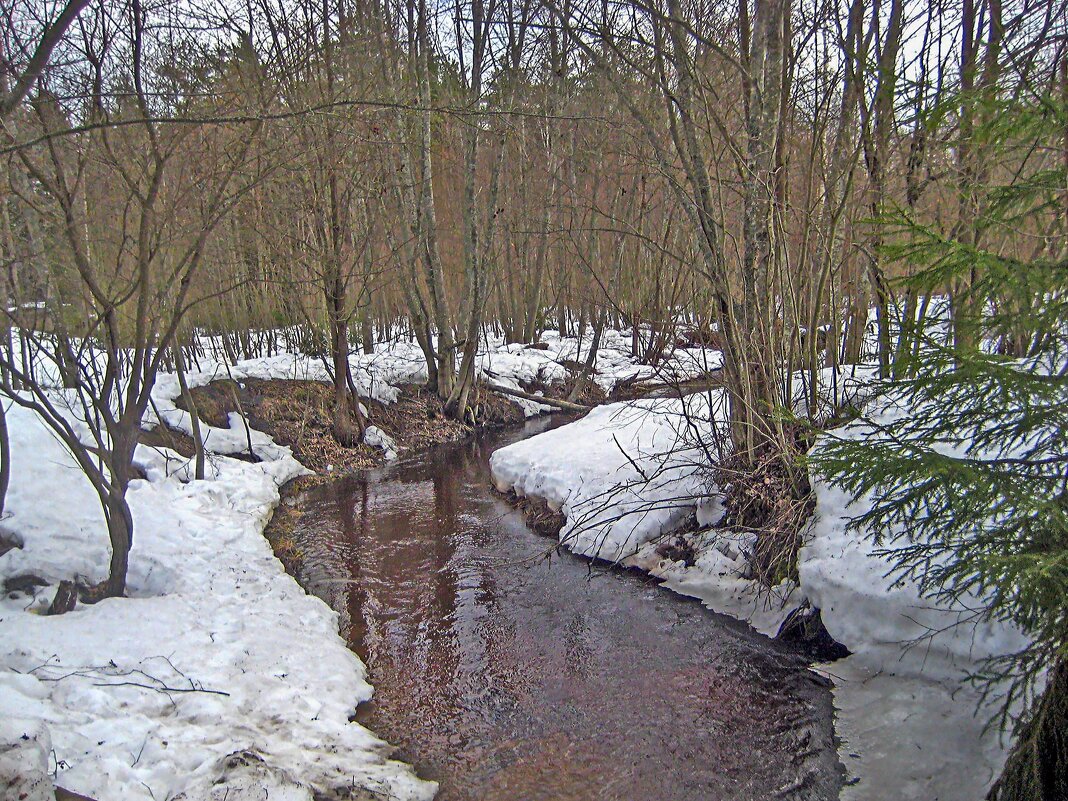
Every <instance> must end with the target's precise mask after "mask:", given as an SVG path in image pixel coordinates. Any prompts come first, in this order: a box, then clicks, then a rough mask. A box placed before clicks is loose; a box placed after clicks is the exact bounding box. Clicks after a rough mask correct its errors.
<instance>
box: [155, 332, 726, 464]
mask: <svg viewBox="0 0 1068 801" xmlns="http://www.w3.org/2000/svg"><path fill="white" fill-rule="evenodd" d="M630 337H631V335H630V331H629V330H625V331H616V330H614V329H606V330H605V331H604V332H603V335H602V337H601V345H600V347H599V348H598V351H597V360H596V365H595V372H594V373H593V376H592V377H593V380H594V382H595V383H596V384H597V385H598V386H600V387H601V389H603V390H604V391H605V392H606V393H609V392H611V391H612V390H613V389H614V388H615V386H616V385H617V384H618V383H619V382H620V381H629V380H657V381H665V382H671V381H683V380H686V379H689V378H694V377H697V376H701V375H704V374H705V373H708V372H710V371H714V370H716V369H718V368H719V367H720V365H721V363H722V354H720V352H719V351H716V350H710V349H703V348H678V349H673V350H671V351H670V352H669V353H668V354H667V355H666V356H665V357H664V359H662V361H661V363H660V365H659V366H657V367H653V366H651V365H643V364H638V363H637V361H636V360H635V359H634V358H633V357H632V356H631V354H630V346H631V338H630ZM592 342H593V337H592V334H586V335H584V336H583V338H582V339H581V340H579V339H578V338H576V337H561V336H560V335H559V333H557V332H556V331H546V332H545V333H544V334H542V337H541V341H540V343H539V347H530V346H528V345H524V344H520V343H510V344H509V343H505V342H504V341H503V339H501V338H499V337H492V338H490V339H489V340H488V341H484V342H483V343H482V344H481V346H480V350H479V353H478V357H477V362H476V364H477V369H478V372H479V375H481V376H482V377H483V378H486V379H488V380H490V381H492V382H494V383H496V384H500V385H502V386H505V387H508V388H509V389H521V388H522V385H523V384H527V385H530V384H534V383H545V384H550V383H553V382H559V381H564V380H566V379H567V377H568V375H569V372H568V368H567V367H565V364H564V363H569V364H572V365H573V364H574V363H575V362H579V361H583V360H585V358H586V355H587V354H588V352H589V348H590V347H591V346H592ZM200 361H201V368H202V369H199V370H195V371H190V374H189V376H188V380H189V382H190V385H191V386H200V385H201V384H206V383H208V382H210V381H214V380H218V379H223V378H230V377H232V378H234V379H235V380H237V381H242V380H244V379H247V378H259V379H289V380H305V381H329V380H330V374H329V373H328V371H327V369H326V365H325V364H324V362H323V361H322V360H321V359H317V358H314V357H311V356H308V355H306V354H301V353H281V354H278V355H275V356H270V357H266V358H258V359H246V360H242V361H238V362H237V363H236V364H233V365H229V367H228V366H227V365H225V364H223V363H219V362H215V361H214V360H212V359H209V358H203V359H201V360H200ZM349 367H350V369H351V371H352V377H353V382H354V383H355V385H356V388H357V390H358V391H359V393H360V395H361V396H363V397H367V398H374V399H375V400H377V401H380V402H382V403H393V402H394V401H396V400H397V398H398V397H400V392H401V390H400V387H401V386H402V385H405V384H421V383H425V382H426V380H427V369H426V359H425V358H424V356H423V352H422V351H421V350H420V349H419V346H418V344H417V343H415V342H409V341H407V340H403V339H396V340H392V341H388V342H380V343H378V344H376V346H375V352H374V353H371V354H365V353H353V354H352V355H351V356H350V357H349ZM171 394H172V395H177V392H176V391H175V392H173V393H171ZM509 400H511V401H512V402H513V403H516V404H517V405H518V406H519V407H520V408H521V409H523V412H524V413H525V414H526V416H527V417H532V416H534V415H538V414H542V413H544V412H547V411H550V410H551V407H549V406H546V405H544V404H540V403H537V402H535V401H529V400H524V399H522V398H509ZM161 411H165V412H166V413H168V414H170V412H169V411H167V410H161ZM165 419H166V420H167V422H168V424H170V421H171V418H170V417H166V418H165ZM235 437H236V439H235V440H234V442H237V441H239V440H240V441H243V440H244V437H245V434H244V431H243V430H237V431H236V432H235ZM219 439H220V443H219V447H223V448H225V447H228V445H225V444H223V443H222V440H223V439H226V442H229V441H230V440H229V439H227V438H224V437H221V436H220V438H219ZM242 447H243V448H244V450H247V447H244V446H242ZM219 452H225V453H234V452H237V451H219Z"/></svg>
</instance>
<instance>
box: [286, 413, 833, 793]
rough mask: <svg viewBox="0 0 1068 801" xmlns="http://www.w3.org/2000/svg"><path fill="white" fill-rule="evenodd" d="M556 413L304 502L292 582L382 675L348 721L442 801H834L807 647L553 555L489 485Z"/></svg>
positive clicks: (821, 696)
mask: <svg viewBox="0 0 1068 801" xmlns="http://www.w3.org/2000/svg"><path fill="white" fill-rule="evenodd" d="M556 424H558V423H557V422H556V421H553V420H549V419H542V420H537V421H533V422H531V423H528V424H527V426H526V427H525V428H519V429H513V430H511V431H507V432H504V433H498V434H494V435H487V436H483V437H481V438H479V439H476V440H474V441H472V442H467V443H462V444H458V445H451V446H444V447H441V448H438V449H436V450H434V451H431V452H430V453H428V454H425V455H423V456H420V457H416V458H414V459H412V460H408V461H405V462H402V463H399V464H396V465H394V466H392V467H390V468H387V469H383V470H377V471H372V472H370V473H368V474H366V475H358V476H350V477H346V478H341V479H339V480H337V481H335V482H332V483H331V484H328V485H325V486H321V487H318V488H315V489H312V490H309V491H307V492H305V493H303V494H302V495H300V496H298V498H297V503H298V507H299V508H300V509H301V510H302V515H301V520H300V524H299V526H298V531H297V535H296V536H297V542H298V544H299V545H300V547H301V550H302V552H303V554H304V556H303V563H302V566H301V568H300V571H299V572H300V575H299V578H300V579H301V581H302V583H303V584H304V585H305V586H306V587H307V588H308V589H309V591H311V592H314V593H315V594H317V595H318V596H320V597H321V598H323V599H324V600H326V601H327V602H328V603H329V604H330V605H331V606H333V607H334V608H335V609H336V610H338V612H340V613H341V621H342V634H343V635H344V636H346V637H347V639H348V642H349V644H350V646H351V647H352V648H353V649H354V650H355V651H356V653H358V654H359V656H360V657H361V658H362V659H363V661H364V662H365V663H366V665H367V667H368V671H369V679H370V681H371V683H372V684H373V685H374V687H375V697H374V700H373V701H371V702H369V703H366V704H363V705H362V706H361V707H360V708H359V710H358V712H357V719H358V720H359V721H360V722H361V723H363V724H364V725H366V726H368V727H369V728H370V729H371V730H372V731H374V732H375V733H376V734H378V735H379V736H381V737H383V738H384V739H386V740H387V741H389V742H390V743H393V744H394V745H396V746H397V747H398V750H397V753H396V756H397V757H398V758H400V759H404V760H406V761H408V762H410V763H412V764H413V765H414V766H415V768H416V770H417V771H418V773H419V775H420V776H423V777H424V778H429V779H434V780H436V781H438V782H439V783H440V790H439V795H438V798H440V799H442V800H443V801H452V800H459V799H464V800H465V801H467V800H470V801H476V800H477V801H497V800H500V801H505V800H507V801H528V800H532V799H545V800H546V801H549V800H550V799H552V800H553V801H569V800H570V799H618V800H619V801H624V800H625V801H632V800H633V801H676V800H678V801H681V800H682V799H692V800H693V801H696V800H697V799H710V800H711V801H727V799H739V800H740V799H745V800H746V801H757V799H765V798H767V799H772V798H787V799H832V798H836V797H837V792H838V788H839V787H840V784H841V772H840V769H839V766H838V763H837V758H836V755H835V749H834V743H833V734H832V725H831V703H830V693H829V691H828V690H827V688H826V687H825V686H824V684H823V683H822V682H821V681H820V680H819V679H817V677H816V676H815V675H814V674H812V673H811V672H809V671H807V670H806V669H805V663H804V660H803V659H802V658H801V656H799V655H798V654H797V653H796V652H794V651H792V650H790V649H789V648H788V647H786V646H781V645H779V644H778V643H774V642H772V641H770V640H768V639H766V638H763V637H761V636H760V635H758V634H756V633H754V632H753V631H751V630H750V629H748V628H747V627H746V626H744V625H742V624H740V623H738V622H736V621H734V620H731V619H729V618H726V617H723V616H720V615H716V614H713V613H712V612H709V611H707V610H706V609H704V608H703V607H702V606H701V605H700V604H698V603H696V602H694V601H691V600H688V599H685V598H682V597H680V596H678V595H676V594H674V593H672V592H670V591H668V590H666V589H662V588H660V587H658V586H657V585H656V584H655V583H653V582H651V581H650V580H648V579H647V578H643V577H642V576H640V575H638V574H636V573H634V572H628V571H622V570H614V569H606V568H605V567H604V566H601V565H597V564H594V563H591V562H589V561H587V560H583V559H579V558H577V557H574V556H571V555H568V554H560V553H557V552H556V551H555V549H554V548H553V545H554V542H553V541H552V540H551V539H548V538H546V537H544V536H539V535H538V534H535V533H534V532H533V531H531V530H530V529H529V528H528V527H527V526H526V524H525V522H524V518H523V515H522V514H521V513H520V512H518V511H516V510H514V509H512V507H511V506H510V505H509V504H508V502H507V501H506V500H504V499H503V498H501V497H500V496H499V495H497V494H496V493H494V492H493V490H492V488H491V486H490V479H489V464H488V463H489V456H490V454H491V453H492V452H493V450H494V449H495V448H497V447H500V446H502V445H505V444H508V443H509V442H513V441H515V440H518V439H521V438H523V437H525V436H529V435H531V434H533V433H536V431H538V430H542V429H544V428H547V427H550V426H553V425H556ZM575 458H576V459H581V458H582V455H581V454H580V453H576V454H575Z"/></svg>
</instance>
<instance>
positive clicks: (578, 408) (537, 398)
mask: <svg viewBox="0 0 1068 801" xmlns="http://www.w3.org/2000/svg"><path fill="white" fill-rule="evenodd" d="M482 386H484V387H485V388H486V389H489V390H492V391H493V392H499V393H500V394H501V395H511V396H512V397H514V398H522V399H523V400H528V401H534V402H535V403H544V404H545V405H546V406H555V407H556V408H557V409H566V410H567V411H569V412H588V411H589V410H590V407H589V406H583V405H582V404H581V403H572V402H571V401H566V400H557V399H556V398H546V397H545V396H543V395H533V394H531V393H530V392H523V391H521V390H518V389H511V388H509V387H502V386H501V385H500V384H490V383H489V382H485V383H483V385H482Z"/></svg>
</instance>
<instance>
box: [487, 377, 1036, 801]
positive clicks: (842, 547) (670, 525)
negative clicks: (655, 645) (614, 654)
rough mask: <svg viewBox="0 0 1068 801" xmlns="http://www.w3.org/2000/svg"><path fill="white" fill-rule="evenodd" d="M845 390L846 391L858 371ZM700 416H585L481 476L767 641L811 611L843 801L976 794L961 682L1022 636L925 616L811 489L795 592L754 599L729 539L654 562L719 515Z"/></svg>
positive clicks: (984, 756)
mask: <svg viewBox="0 0 1068 801" xmlns="http://www.w3.org/2000/svg"><path fill="white" fill-rule="evenodd" d="M854 381H856V386H854V387H852V388H851V389H850V391H851V392H853V393H856V392H857V391H858V390H861V389H862V387H863V384H864V381H865V377H864V376H863V375H860V376H858V377H856V378H855V379H854ZM710 408H711V409H712V410H713V411H714V412H715V413H716V414H717V415H719V416H720V418H721V419H722V414H723V405H722V397H721V396H719V395H717V394H716V393H712V394H710V395H694V396H690V397H689V398H688V399H687V401H686V402H685V403H683V402H682V401H679V400H658V401H642V402H638V403H634V404H613V405H609V406H603V407H600V408H598V409H595V410H594V411H592V412H590V413H589V414H588V415H587V416H585V417H584V418H582V419H581V420H578V421H576V422H574V423H571V424H569V425H566V426H563V427H560V428H557V429H554V430H552V431H549V432H546V433H544V434H540V435H538V436H536V437H533V438H531V439H528V440H524V441H522V442H518V443H516V444H514V445H510V446H508V447H506V448H503V449H501V450H498V451H497V452H496V453H494V454H493V457H492V459H491V467H492V470H493V476H494V481H495V483H496V485H497V487H498V489H499V490H501V491H509V490H511V491H514V492H516V493H517V494H519V495H522V496H531V497H535V498H540V499H542V500H544V501H546V502H547V503H548V504H549V505H550V506H551V507H552V508H554V509H557V510H560V511H562V512H563V513H564V515H565V517H566V522H565V524H564V526H563V528H562V530H561V533H560V539H561V541H562V542H563V543H564V544H565V545H566V546H567V547H568V548H569V549H571V550H573V551H575V552H577V553H581V554H584V555H587V556H595V557H598V558H602V559H607V560H609V561H622V562H624V563H625V564H628V565H633V566H637V567H641V568H643V569H645V570H647V571H649V572H650V573H651V574H653V575H655V576H657V577H659V578H662V579H664V582H665V584H666V586H668V587H669V588H670V589H672V590H675V591H676V592H680V593H682V594H685V595H690V596H693V597H696V598H699V599H701V600H702V601H703V602H704V603H705V604H706V605H707V606H708V607H710V608H712V609H714V610H716V611H718V612H722V613H725V614H730V615H733V616H735V617H738V618H741V619H743V620H747V621H748V622H749V623H750V624H751V625H753V626H754V628H756V629H757V630H759V631H761V632H762V633H764V634H767V635H769V636H774V635H775V634H776V633H777V631H778V629H779V627H780V625H781V623H782V621H783V620H784V618H785V617H786V615H787V614H788V613H789V612H790V611H791V610H792V609H794V608H796V607H797V606H799V605H800V604H801V603H802V602H804V601H805V600H806V599H807V600H808V601H809V602H810V603H811V604H812V605H813V606H815V607H818V608H820V609H821V611H822V616H823V620H824V623H825V625H826V626H827V628H828V630H829V631H830V633H831V635H832V636H834V637H835V639H837V640H838V641H839V642H841V643H843V644H845V645H846V646H847V647H848V648H849V649H850V650H851V651H853V652H854V655H853V656H851V657H849V658H847V659H845V660H840V661H838V662H835V663H833V664H829V665H825V666H821V667H819V668H818V669H819V670H821V671H822V672H825V673H826V674H827V675H828V676H829V677H830V678H831V679H832V680H833V681H834V685H835V689H834V695H835V706H836V717H837V721H836V729H837V733H838V735H839V737H840V738H841V740H842V745H841V750H840V755H841V759H842V762H843V764H844V765H845V767H846V770H847V772H848V774H849V776H850V784H849V785H848V786H847V787H846V788H845V789H844V790H843V794H842V797H843V799H857V801H859V800H860V799H869V800H870V799H873V798H878V799H880V801H896V800H897V799H901V800H902V801H904V800H905V799H916V798H938V799H940V801H965V800H966V799H967V800H968V801H972V800H973V799H975V798H979V797H981V796H982V795H983V793H984V792H985V789H986V787H987V786H988V785H989V783H990V782H991V781H992V780H993V778H995V777H996V776H997V775H998V773H999V772H1000V769H1001V766H1002V764H1003V762H1004V758H1005V749H1004V744H1003V743H1001V742H999V738H998V735H997V733H996V731H989V732H984V731H983V729H984V724H985V723H986V720H987V718H986V717H985V716H984V713H983V711H982V710H979V713H978V714H977V715H976V714H973V713H974V712H976V708H977V704H978V697H977V695H976V694H975V691H974V690H972V689H971V687H970V686H968V685H966V684H964V683H963V678H964V676H965V674H966V673H967V672H969V671H974V670H975V669H976V668H977V667H978V666H979V664H980V663H981V661H982V659H983V658H985V657H988V656H990V655H994V654H1002V653H1007V652H1010V651H1011V650H1014V649H1016V648H1019V647H1020V646H1022V645H1023V644H1024V640H1023V638H1022V635H1021V634H1020V633H1019V632H1018V631H1016V630H1014V629H1011V628H1010V627H1007V626H1004V625H998V624H984V625H981V626H975V625H972V624H969V623H967V622H965V623H964V624H963V625H959V626H956V625H952V624H954V623H958V622H960V621H966V620H967V618H968V617H969V612H968V610H967V609H964V608H958V609H946V608H941V609H940V608H935V607H933V606H932V604H931V602H929V601H927V600H925V599H922V598H921V597H920V595H919V593H918V591H917V588H916V587H915V586H914V585H912V584H908V583H893V582H891V581H890V580H889V579H887V578H886V577H885V574H886V572H887V567H888V565H887V563H886V562H885V561H884V560H882V559H880V558H878V557H876V556H874V555H873V553H872V547H873V546H872V545H871V543H870V542H867V541H865V540H863V539H862V538H860V537H858V535H856V534H854V533H851V532H849V531H848V530H847V518H848V517H849V515H850V512H849V509H848V508H847V505H846V500H847V499H846V497H845V496H844V495H843V493H842V492H841V491H840V490H838V489H837V488H835V487H832V486H829V485H827V484H826V483H823V482H819V481H817V482H816V484H815V491H816V498H817V509H816V514H815V521H814V524H813V527H812V529H811V532H810V533H809V534H808V541H807V545H806V547H805V548H804V549H803V550H802V552H801V556H800V578H801V584H800V586H799V587H797V586H792V585H790V584H788V583H785V582H784V583H783V584H782V585H780V586H779V587H776V588H775V589H774V590H773V591H772V592H771V593H758V592H757V590H756V586H755V584H754V582H752V581H750V580H749V579H748V578H747V577H746V573H745V571H746V556H745V552H746V550H747V548H748V547H749V545H750V543H751V539H750V538H749V536H748V535H746V534H742V533H737V532H730V531H720V530H704V531H701V532H699V533H697V534H696V535H689V536H688V537H687V539H688V541H689V543H690V544H691V545H692V546H694V548H695V551H696V555H695V560H694V563H693V564H692V565H689V566H687V565H686V564H685V563H684V562H682V561H673V560H672V559H670V558H665V556H663V555H662V554H663V551H662V550H661V551H658V545H659V544H660V543H663V542H668V543H670V541H671V539H672V538H671V537H664V536H663V535H665V534H669V533H671V532H673V531H675V530H677V529H678V528H680V527H682V526H683V525H684V524H686V523H689V522H692V520H693V518H694V517H696V520H697V522H698V523H699V524H700V525H701V526H707V525H710V524H712V523H714V522H715V521H716V519H717V518H718V516H719V514H720V510H719V508H718V503H717V501H716V493H717V490H716V488H715V487H714V486H711V484H710V483H709V481H708V480H707V479H705V478H703V477H702V476H703V473H702V471H701V470H700V469H695V468H696V466H697V465H699V464H700V463H701V462H702V459H701V457H702V455H704V454H703V450H704V449H705V448H706V447H707V446H709V444H710V442H711V441H712V435H711V430H712V425H711V424H710V423H709V422H708V420H709V417H710V415H709V414H708V410H709V409H710ZM708 455H709V458H710V459H711V458H714V450H712V449H711V448H709V453H708ZM704 463H705V464H707V463H708V460H705V462H704ZM704 473H705V474H706V473H707V471H704ZM925 635H933V636H926V637H925ZM914 641H917V642H915V644H914V645H913V647H911V648H906V646H907V645H908V644H909V643H912V642H914Z"/></svg>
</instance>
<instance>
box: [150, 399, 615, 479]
mask: <svg viewBox="0 0 1068 801" xmlns="http://www.w3.org/2000/svg"><path fill="white" fill-rule="evenodd" d="M400 389H401V395H400V397H399V398H398V400H397V401H395V402H393V403H388V404H385V403H380V402H378V401H375V400H369V399H363V400H362V403H363V406H364V408H365V410H366V413H367V418H368V423H369V424H371V425H374V426H377V427H378V428H380V429H381V430H382V431H384V432H385V433H386V434H387V435H388V436H389V437H390V438H392V439H393V441H394V442H395V443H396V445H397V449H398V452H399V455H400V456H401V457H404V456H409V455H412V454H417V453H421V452H423V451H426V450H428V449H429V448H432V447H434V446H437V445H441V444H443V443H447V442H457V441H460V440H463V439H466V438H467V437H470V436H471V435H472V434H473V433H475V432H476V431H481V430H485V429H494V428H500V427H501V426H506V425H515V424H518V423H522V422H523V421H524V419H525V417H524V414H523V411H522V409H521V408H520V407H519V406H518V405H517V404H516V403H515V402H513V401H512V400H510V399H509V398H506V397H504V396H502V395H499V394H497V393H494V392H490V391H488V390H482V391H480V392H478V393H477V397H476V398H475V400H474V403H473V404H472V409H473V410H474V412H475V415H476V418H477V419H476V423H475V424H474V425H468V424H467V423H462V422H459V421H457V420H453V419H450V418H448V417H446V416H444V415H443V414H442V413H441V406H442V403H441V400H440V399H439V398H438V397H437V396H436V395H434V394H433V393H431V392H429V391H427V389H426V388H425V387H422V386H417V385H406V386H402V387H400ZM524 389H526V390H527V391H529V392H542V393H544V394H545V395H546V396H547V397H550V398H561V397H566V396H567V394H568V392H569V386H568V385H567V384H551V385H537V386H534V385H531V386H527V387H524ZM190 394H191V396H192V398H193V403H194V405H195V406H196V408H197V412H198V413H199V414H200V417H201V419H202V420H203V421H205V422H206V423H208V424H210V425H212V426H217V427H221V428H226V427H228V425H229V423H228V418H229V415H230V414H232V413H234V412H237V413H240V414H243V415H244V416H245V417H247V419H248V421H249V424H250V425H251V426H252V428H253V429H255V430H257V431H262V432H264V433H266V434H269V435H270V436H271V437H272V438H273V439H274V440H275V442H278V443H279V444H281V445H287V446H289V447H290V448H292V449H293V455H294V456H295V457H296V458H297V459H298V460H299V461H300V463H301V464H303V465H304V466H305V467H307V468H308V469H309V470H313V471H314V472H316V473H319V474H321V475H326V474H328V473H333V474H339V473H345V472H349V471H352V470H365V469H368V468H373V467H380V466H382V465H383V464H384V463H385V461H386V460H385V458H384V454H383V452H382V450H381V449H379V448H375V447H372V446H370V445H366V444H362V443H361V444H360V445H357V446H356V447H352V448H349V447H344V446H342V445H339V444H338V442H337V441H336V440H335V439H334V436H333V434H332V433H331V414H332V408H333V396H332V389H331V387H330V386H329V385H328V384H325V383H322V382H320V381H304V380H293V379H272V380H264V379H246V380H243V381H241V382H236V381H231V380H228V379H227V380H219V381H213V382H211V383H210V384H206V385H204V386H200V387H196V388H194V389H192V390H191V391H190ZM580 399H581V401H582V402H583V403H590V404H593V403H598V402H601V401H603V400H604V395H603V393H600V391H599V390H598V389H597V388H596V387H595V386H594V387H590V388H589V389H588V390H587V392H585V393H583V395H582V396H581V398H580ZM176 405H178V407H179V408H182V409H184V408H185V404H184V402H183V401H182V400H181V399H179V400H178V401H177V402H176ZM186 411H188V409H186ZM157 438H158V439H159V440H160V441H159V442H156V439H157ZM142 441H145V442H146V444H160V445H166V446H167V447H173V448H174V449H175V450H178V451H179V452H180V453H182V454H183V455H190V454H192V447H193V445H192V441H191V440H190V439H189V438H188V437H186V436H185V435H182V434H177V433H176V432H171V431H163V432H159V433H155V434H150V435H149V437H148V439H143V440H142ZM187 451H188V453H187Z"/></svg>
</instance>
